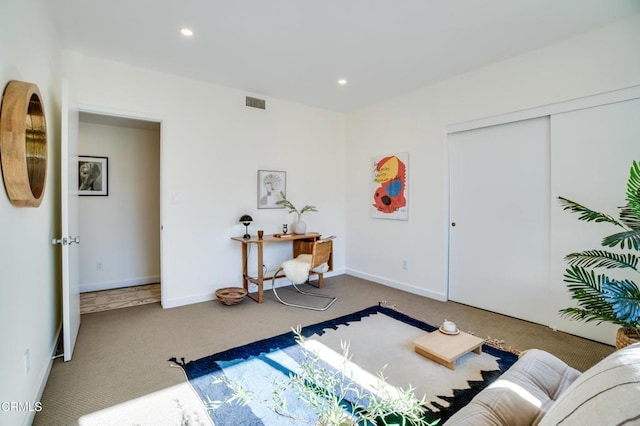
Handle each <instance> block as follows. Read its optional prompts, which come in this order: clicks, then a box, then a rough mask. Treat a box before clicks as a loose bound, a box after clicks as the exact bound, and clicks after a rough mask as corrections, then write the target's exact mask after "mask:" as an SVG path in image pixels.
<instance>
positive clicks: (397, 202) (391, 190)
mask: <svg viewBox="0 0 640 426" xmlns="http://www.w3.org/2000/svg"><path fill="white" fill-rule="evenodd" d="M372 163H373V173H372V179H371V181H372V192H371V199H370V200H371V217H374V218H378V219H396V220H408V219H409V191H408V190H409V186H408V182H407V172H408V169H409V153H408V152H403V153H400V154H391V155H384V156H379V157H374V158H373V159H372Z"/></svg>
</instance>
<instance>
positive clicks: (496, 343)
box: [378, 300, 522, 356]
mask: <svg viewBox="0 0 640 426" xmlns="http://www.w3.org/2000/svg"><path fill="white" fill-rule="evenodd" d="M378 306H380V307H383V308H388V309H393V310H394V311H397V312H400V313H402V314H404V315H406V316H408V317H411V318H413V319H415V320H418V321H423V322H426V323H429V322H428V321H426V320H425V319H423V318H416V317H414V316H412V315H409V314H407V313H404V312H402V311H401V310H400V309H398V306H397V305H395V304H391V303H389V302H387V301H386V300H381V301H379V302H378ZM466 333H469V334H472V335H474V336H475V333H474V332H472V331H466ZM484 340H485V342H484V344H485V345H488V346H491V347H492V348H495V349H500V350H501V351H505V352H510V353H512V354H514V355H517V356H520V354H522V351H521V350H519V349H515V348H512V347H511V346H507V345H506V344H505V341H504V340H502V339H496V338H493V337H491V336H487V337H486V338H485V339H484Z"/></svg>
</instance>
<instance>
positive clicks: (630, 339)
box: [616, 327, 640, 349]
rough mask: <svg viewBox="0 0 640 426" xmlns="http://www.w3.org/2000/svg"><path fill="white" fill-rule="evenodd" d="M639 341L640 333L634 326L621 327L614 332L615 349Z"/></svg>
mask: <svg viewBox="0 0 640 426" xmlns="http://www.w3.org/2000/svg"><path fill="white" fill-rule="evenodd" d="M638 342H640V334H639V333H638V330H636V329H635V328H626V327H622V328H619V329H618V332H617V333H616V349H622V348H624V347H625V346H629V345H632V344H634V343H638Z"/></svg>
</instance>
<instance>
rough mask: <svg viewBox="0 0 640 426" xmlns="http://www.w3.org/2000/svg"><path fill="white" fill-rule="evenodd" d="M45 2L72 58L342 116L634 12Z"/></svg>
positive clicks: (409, 1) (440, 5)
mask: <svg viewBox="0 0 640 426" xmlns="http://www.w3.org/2000/svg"><path fill="white" fill-rule="evenodd" d="M50 4H51V5H52V10H53V12H54V16H55V21H56V25H57V28H58V31H59V34H60V37H61V39H62V43H63V47H65V48H68V49H70V50H77V51H79V52H83V53H85V54H89V55H92V56H98V57H104V58H108V59H111V60H115V61H118V62H124V63H128V64H132V65H136V66H140V67H144V68H150V69H154V70H160V71H163V72H166V73H171V74H175V75H179V76H183V77H188V78H193V79H197V80H203V81H207V82H211V83H213V84H216V85H221V86H227V87H231V88H235V89H240V90H244V91H247V94H258V95H264V96H267V97H275V98H280V99H286V100H290V101H294V102H298V103H302V104H306V105H311V106H316V107H320V108H325V109H330V110H335V111H342V112H347V111H351V110H353V109H356V108H358V107H361V106H365V105H369V104H372V103H375V102H378V101H381V100H384V99H387V98H390V97H393V96H395V95H398V94H400V93H404V92H407V91H411V90H414V89H417V88H419V87H422V86H425V85H428V84H431V83H433V82H436V81H439V80H443V79H446V78H449V77H451V76H454V75H457V74H461V73H464V72H467V71H470V70H473V69H476V68H478V67H481V66H483V65H487V64H489V63H492V62H496V61H499V60H502V59H506V58H509V57H512V56H515V55H518V54H520V53H523V52H526V51H528V50H532V49H536V48H539V47H542V46H545V45H548V44H550V43H553V42H554V41H557V40H562V39H566V38H569V37H571V36H573V35H576V34H579V33H582V32H585V31H588V30H591V29H594V28H597V27H599V26H603V25H606V24H608V23H610V22H613V21H616V20H619V19H622V18H625V17H627V16H630V15H634V14H637V13H640V0H316V1H311V0H226V1H222V0H50ZM182 27H189V28H191V29H192V30H193V31H194V33H195V35H194V36H193V37H192V38H191V39H186V38H185V37H183V36H182V35H181V34H180V29H181V28H182ZM339 78H345V79H347V80H348V82H349V83H348V84H347V85H346V86H339V85H338V84H337V80H338V79H339Z"/></svg>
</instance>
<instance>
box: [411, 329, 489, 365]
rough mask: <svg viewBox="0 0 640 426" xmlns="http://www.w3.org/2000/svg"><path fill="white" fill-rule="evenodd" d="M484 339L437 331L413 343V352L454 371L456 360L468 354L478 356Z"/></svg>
mask: <svg viewBox="0 0 640 426" xmlns="http://www.w3.org/2000/svg"><path fill="white" fill-rule="evenodd" d="M483 343H484V339H481V338H479V337H476V336H473V335H471V334H468V333H465V332H462V331H461V332H460V333H459V334H455V335H450V334H444V333H442V332H440V331H438V330H436V331H434V332H432V333H429V334H426V335H424V336H422V337H419V338H417V339H415V340H414V341H413V344H414V345H415V351H416V352H417V353H419V354H420V355H422V356H424V357H427V358H429V359H430V360H432V361H435V362H437V363H438V364H442V365H444V366H445V367H448V368H450V369H451V370H454V369H455V368H456V360H457V359H458V358H460V357H461V356H462V355H464V354H467V353H469V352H475V353H477V354H480V352H481V351H482V344H483Z"/></svg>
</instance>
